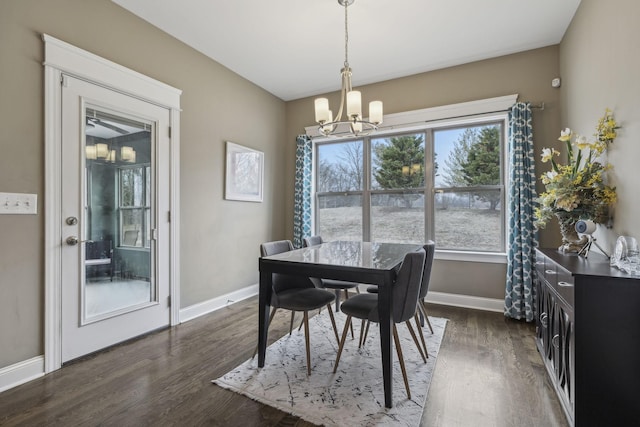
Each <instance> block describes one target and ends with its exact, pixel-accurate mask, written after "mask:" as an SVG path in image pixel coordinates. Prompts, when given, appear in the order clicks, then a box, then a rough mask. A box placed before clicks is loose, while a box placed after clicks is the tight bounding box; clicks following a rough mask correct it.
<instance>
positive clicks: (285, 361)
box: [213, 310, 447, 426]
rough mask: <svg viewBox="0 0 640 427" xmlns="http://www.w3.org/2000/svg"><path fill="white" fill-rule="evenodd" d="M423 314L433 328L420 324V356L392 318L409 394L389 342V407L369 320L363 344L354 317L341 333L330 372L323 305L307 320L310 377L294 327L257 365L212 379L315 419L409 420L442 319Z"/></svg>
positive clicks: (417, 410) (331, 349)
mask: <svg viewBox="0 0 640 427" xmlns="http://www.w3.org/2000/svg"><path fill="white" fill-rule="evenodd" d="M429 319H430V320H431V324H432V325H433V330H434V333H433V334H431V332H430V331H429V329H428V328H427V327H425V328H423V331H424V335H425V340H426V341H427V348H428V352H429V358H428V359H427V363H424V362H423V361H422V358H421V356H420V353H419V352H418V349H417V347H416V345H415V344H414V342H413V340H412V338H411V335H410V334H409V331H408V329H407V327H406V325H404V324H399V325H398V335H399V336H400V340H401V344H402V351H403V353H404V359H405V364H406V368H407V376H408V378H409V385H410V389H411V397H412V399H411V400H409V399H408V398H407V393H406V391H405V387H404V383H403V379H402V372H401V371H400V365H399V363H398V361H397V355H396V353H395V349H394V350H393V351H394V353H393V356H394V364H393V408H390V409H387V408H385V407H384V390H383V381H382V362H381V358H380V341H379V331H378V328H377V324H372V325H371V327H370V328H369V337H368V338H367V341H366V343H365V345H364V346H363V348H362V349H358V335H359V328H360V321H354V332H355V339H353V340H352V339H351V337H350V336H348V338H347V341H346V343H345V346H344V350H343V352H342V356H341V358H340V365H339V367H338V372H337V373H336V374H334V373H333V365H334V362H335V358H336V354H337V350H338V344H337V343H336V338H335V335H334V333H333V329H332V327H331V323H330V320H329V317H328V314H327V313H326V310H324V311H323V313H322V314H320V315H316V316H314V317H313V318H311V319H310V320H309V323H310V325H309V327H310V331H311V335H310V336H311V338H310V340H311V365H312V366H311V376H307V369H306V355H305V345H304V333H303V331H294V333H293V334H292V335H285V336H284V337H283V338H281V339H280V340H279V341H277V342H275V343H274V344H272V345H271V346H269V347H268V348H267V353H266V361H265V366H264V367H263V368H258V357H257V356H256V357H255V358H254V359H249V360H247V361H246V362H244V363H243V364H242V365H240V366H238V367H236V368H235V369H233V370H231V371H229V372H228V373H227V374H225V375H224V376H222V377H220V378H218V379H216V380H214V381H213V383H215V384H217V385H219V386H220V387H223V388H226V389H229V390H232V391H235V392H237V393H241V394H243V395H245V396H248V397H250V398H251V399H254V400H256V401H258V402H261V403H264V404H266V405H269V406H272V407H275V408H278V409H280V410H282V411H284V412H287V413H290V414H293V415H296V416H298V417H300V418H302V419H304V420H306V421H309V422H311V423H314V424H318V425H325V426H385V425H393V426H417V425H419V424H420V419H421V417H422V412H423V408H424V405H425V402H426V400H427V393H428V391H429V384H430V383H431V377H432V374H433V372H434V369H435V366H436V358H437V355H438V350H439V349H440V343H441V342H442V336H443V334H444V330H445V326H446V323H447V319H443V318H436V317H429ZM345 320H346V316H344V315H343V314H341V313H339V314H337V319H336V322H337V323H338V330H339V332H340V333H342V327H343V325H344V321H345ZM414 329H415V325H414Z"/></svg>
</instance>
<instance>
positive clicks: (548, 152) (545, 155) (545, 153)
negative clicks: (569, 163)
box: [541, 148, 560, 163]
mask: <svg viewBox="0 0 640 427" xmlns="http://www.w3.org/2000/svg"><path fill="white" fill-rule="evenodd" d="M559 155H560V152H559V151H558V150H556V149H552V148H543V149H542V155H541V157H542V163H547V162H548V161H549V160H551V158H552V157H553V156H559Z"/></svg>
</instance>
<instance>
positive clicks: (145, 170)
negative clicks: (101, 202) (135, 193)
mask: <svg viewBox="0 0 640 427" xmlns="http://www.w3.org/2000/svg"><path fill="white" fill-rule="evenodd" d="M132 169H140V170H142V182H143V186H144V188H143V189H142V198H143V199H144V200H143V205H139V206H138V205H131V206H124V205H123V204H122V195H123V191H122V185H123V179H122V173H123V171H125V170H132ZM117 170H118V173H117V179H118V195H117V197H118V238H119V241H118V247H119V248H121V249H131V250H143V251H149V250H151V240H152V238H151V237H152V236H151V235H150V233H152V232H153V231H152V230H151V221H152V218H151V200H150V199H151V191H150V189H149V188H147V186H150V185H151V181H152V180H151V164H149V163H138V164H134V165H130V166H129V165H128V166H119V167H118V168H117ZM124 211H142V226H141V232H140V234H141V236H140V238H141V240H142V246H131V245H125V244H124V229H123V223H124V221H123V219H122V215H123V213H124Z"/></svg>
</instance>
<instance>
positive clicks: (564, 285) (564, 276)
mask: <svg viewBox="0 0 640 427" xmlns="http://www.w3.org/2000/svg"><path fill="white" fill-rule="evenodd" d="M574 285H575V280H574V278H573V276H572V275H571V273H570V272H568V271H567V270H565V269H564V268H562V267H557V268H556V282H555V283H554V284H552V287H553V288H554V289H555V291H556V292H557V293H558V295H560V297H562V299H564V300H565V301H566V302H567V303H568V304H569V306H570V307H571V308H572V309H573V300H574V297H573V294H574V289H575V286H574Z"/></svg>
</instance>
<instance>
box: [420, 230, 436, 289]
mask: <svg viewBox="0 0 640 427" xmlns="http://www.w3.org/2000/svg"><path fill="white" fill-rule="evenodd" d="M423 248H424V251H425V253H426V256H425V259H424V271H423V272H422V286H420V296H419V298H420V299H424V298H425V297H426V296H427V292H428V291H429V279H430V278H431V266H432V265H433V254H434V253H435V252H436V244H435V242H434V241H433V240H429V241H427V243H425V245H424V246H423Z"/></svg>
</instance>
